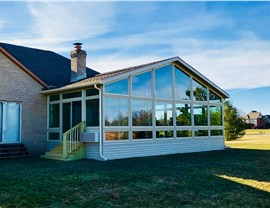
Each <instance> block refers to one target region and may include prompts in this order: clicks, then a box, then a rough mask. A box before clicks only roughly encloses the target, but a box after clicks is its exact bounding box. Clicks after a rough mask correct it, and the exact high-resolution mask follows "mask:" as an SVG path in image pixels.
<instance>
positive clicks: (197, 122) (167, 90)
mask: <svg viewBox="0 0 270 208" xmlns="http://www.w3.org/2000/svg"><path fill="white" fill-rule="evenodd" d="M44 94H47V95H48V149H49V150H52V149H54V148H55V147H56V146H57V145H60V146H61V145H63V146H69V145H70V146H72V145H73V144H74V141H73V140H72V139H70V138H71V137H77V140H78V142H79V143H80V144H82V146H83V148H84V151H81V153H80V154H81V155H80V157H79V158H83V157H85V158H89V159H96V160H111V159H121V158H130V157H144V156H153V155H163V154H175V153H184V152H198V151H210V150H220V149H224V137H223V133H224V127H223V123H224V121H223V100H224V99H225V98H227V97H228V94H227V93H226V92H225V91H223V90H221V89H220V88H219V87H217V86H216V85H215V84H213V83H212V82H211V81H210V80H208V79H207V78H206V77H204V76H203V75H201V74H200V73H199V72H197V71H196V70H195V69H193V68H192V67H190V66H189V65H188V64H186V63H185V62H183V61H182V60H181V59H180V58H178V57H176V58H172V59H168V60H164V61H161V62H156V63H153V64H148V65H142V66H138V67H133V68H128V69H124V70H118V71H114V72H112V73H105V74H101V75H99V76H98V77H95V78H94V79H93V78H90V79H88V80H87V79H86V80H83V81H81V82H78V83H74V84H71V85H70V86H66V87H63V88H59V89H53V90H47V91H45V92H44ZM76 126H77V129H79V130H76V131H77V132H75V133H73V134H74V135H69V136H68V137H69V138H64V139H65V144H64V142H62V141H63V136H64V137H65V136H66V134H65V132H69V131H70V129H74V127H76ZM78 126H79V127H78ZM75 129H76V128H75ZM58 149H59V148H58ZM61 151H62V149H61ZM63 151H64V150H63ZM72 151H74V150H72ZM69 154H71V152H69V153H65V155H64V156H65V157H67V156H68V155H69ZM75 158H76V157H75Z"/></svg>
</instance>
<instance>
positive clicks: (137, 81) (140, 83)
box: [132, 71, 152, 97]
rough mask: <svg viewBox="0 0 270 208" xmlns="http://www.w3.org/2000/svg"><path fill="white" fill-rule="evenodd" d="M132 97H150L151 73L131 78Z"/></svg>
mask: <svg viewBox="0 0 270 208" xmlns="http://www.w3.org/2000/svg"><path fill="white" fill-rule="evenodd" d="M132 95H133V96H141V97H152V79H151V71H149V72H146V73H143V74H139V75H136V76H133V77H132Z"/></svg>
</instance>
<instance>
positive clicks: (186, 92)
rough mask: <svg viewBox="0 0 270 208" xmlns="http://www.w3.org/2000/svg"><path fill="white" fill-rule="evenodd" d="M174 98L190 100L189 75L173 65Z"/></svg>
mask: <svg viewBox="0 0 270 208" xmlns="http://www.w3.org/2000/svg"><path fill="white" fill-rule="evenodd" d="M174 74H175V99H177V100H190V95H191V94H190V92H191V90H190V77H189V76H188V75H187V74H185V73H184V72H182V71H181V70H180V69H179V68H177V67H175V71H174Z"/></svg>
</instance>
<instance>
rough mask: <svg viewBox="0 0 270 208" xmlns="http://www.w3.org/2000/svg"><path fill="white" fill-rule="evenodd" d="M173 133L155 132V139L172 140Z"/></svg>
mask: <svg viewBox="0 0 270 208" xmlns="http://www.w3.org/2000/svg"><path fill="white" fill-rule="evenodd" d="M172 137H173V131H157V132H156V138H172Z"/></svg>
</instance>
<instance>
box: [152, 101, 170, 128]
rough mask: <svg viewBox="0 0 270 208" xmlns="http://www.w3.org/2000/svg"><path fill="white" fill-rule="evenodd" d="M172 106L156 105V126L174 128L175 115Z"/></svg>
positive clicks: (163, 103)
mask: <svg viewBox="0 0 270 208" xmlns="http://www.w3.org/2000/svg"><path fill="white" fill-rule="evenodd" d="M172 112H173V111H172V104H171V103H165V102H159V103H156V105H155V114H156V125H157V126H172V125H173V113H172Z"/></svg>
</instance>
